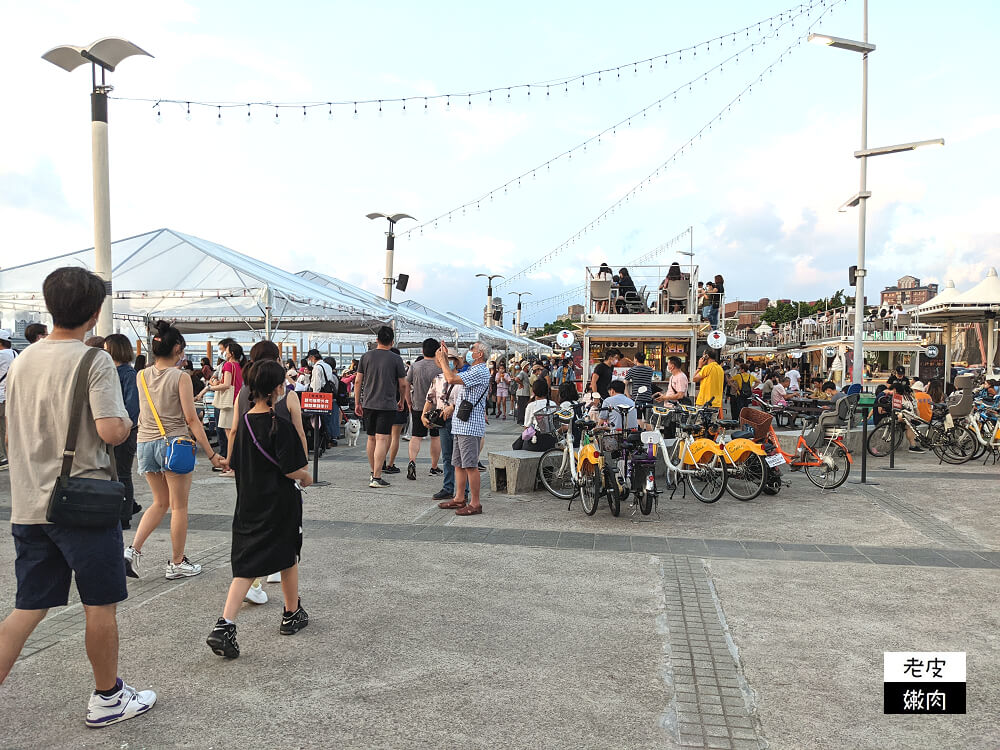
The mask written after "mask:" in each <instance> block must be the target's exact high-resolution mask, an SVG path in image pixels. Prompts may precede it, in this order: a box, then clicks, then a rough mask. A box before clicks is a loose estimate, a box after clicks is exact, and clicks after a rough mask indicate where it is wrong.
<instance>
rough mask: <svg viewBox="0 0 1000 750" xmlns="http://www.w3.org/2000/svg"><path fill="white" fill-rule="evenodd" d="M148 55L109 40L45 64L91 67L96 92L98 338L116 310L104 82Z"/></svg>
mask: <svg viewBox="0 0 1000 750" xmlns="http://www.w3.org/2000/svg"><path fill="white" fill-rule="evenodd" d="M133 55H146V56H147V57H152V55H151V54H149V53H148V52H146V50H144V49H142V48H140V47H137V46H136V45H135V44H133V43H132V42H130V41H128V40H127V39H119V38H117V37H106V38H104V39H98V40H97V41H96V42H93V43H92V44H91V45H90V46H89V47H74V46H72V45H68V44H64V45H63V46H61V47H53V48H52V49H50V50H49V51H48V52H46V53H45V54H44V55H42V59H43V60H47V61H48V62H50V63H52V64H53V65H56V66H58V67H60V68H62V69H63V70H65V71H67V72H72V71H74V70H76V69H77V68H78V67H80V66H81V65H84V64H86V63H88V62H89V63H90V78H91V84H92V86H93V91H92V92H91V94H90V133H91V149H92V151H93V162H94V272H95V273H96V274H97V275H98V276H100V277H101V278H102V279H104V286H105V289H106V291H107V295H106V296H105V298H104V305H103V306H102V307H101V315H100V317H99V318H98V319H97V335H98V336H109V335H110V334H112V333H113V332H114V319H113V314H114V307H113V304H112V296H111V294H112V288H111V188H110V177H109V175H108V94H109V93H110V92H111V90H112V87H111V86H109V85H108V84H107V82H106V81H105V74H106V73H108V72H111V73H113V72H114V71H115V68H116V67H118V65H119V63H121V61H122V60H124V59H125V58H126V57H132V56H133ZM98 68H100V70H101V81H100V83H98V82H97V69H98Z"/></svg>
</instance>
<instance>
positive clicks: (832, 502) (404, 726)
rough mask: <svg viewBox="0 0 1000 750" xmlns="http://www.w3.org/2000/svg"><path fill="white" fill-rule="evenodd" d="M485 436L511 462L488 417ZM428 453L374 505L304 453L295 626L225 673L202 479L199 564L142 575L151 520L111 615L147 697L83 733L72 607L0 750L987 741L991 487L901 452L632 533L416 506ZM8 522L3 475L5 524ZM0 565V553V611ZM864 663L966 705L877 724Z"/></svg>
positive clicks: (219, 542) (269, 637) (7, 701)
mask: <svg viewBox="0 0 1000 750" xmlns="http://www.w3.org/2000/svg"><path fill="white" fill-rule="evenodd" d="M491 429H492V430H493V432H492V433H491V435H490V437H489V439H488V443H489V445H490V446H491V447H492V448H493V449H502V448H504V447H506V446H507V445H508V444H509V442H510V440H511V439H512V437H513V435H512V433H513V430H512V427H511V425H510V423H509V422H507V423H506V424H503V423H501V425H500V426H498V425H496V424H494V425H493V426H492V428H491ZM405 449H406V445H405V444H404V445H403V450H404V451H405ZM424 450H425V454H424V456H425V457H424V459H423V460H422V461H421V464H420V477H419V480H418V481H416V482H408V481H407V480H406V479H405V478H403V477H402V476H400V475H397V476H396V477H395V478H393V479H392V482H393V486H392V487H391V488H389V489H388V490H385V491H380V492H376V491H374V490H369V489H368V488H367V482H366V481H364V480H365V477H366V475H367V467H366V463H365V461H364V459H363V453H362V449H360V448H354V449H351V448H346V447H340V448H337V449H335V450H334V451H333V453H332V454H331V455H330V457H329V458H325V459H324V460H323V461H321V475H322V477H323V478H325V479H328V480H330V482H331V484H330V486H327V487H322V488H313V489H310V490H309V492H308V494H307V496H306V503H307V504H306V522H305V535H306V542H305V548H304V560H303V563H302V598H303V604H304V606H305V607H306V608H307V609H308V611H309V613H310V615H311V618H312V622H311V624H310V626H309V627H308V628H307V629H306V630H304V631H303V632H302V633H300V634H298V635H296V636H295V637H292V638H283V637H280V636H279V635H278V633H277V625H278V618H279V616H280V610H279V607H280V604H278V603H277V602H276V601H272V602H270V603H268V604H266V605H264V606H262V607H253V606H252V605H249V604H248V605H245V607H244V612H243V613H242V614H241V616H240V620H239V625H240V642H241V645H242V647H243V655H242V656H241V657H240V658H239V659H238V660H236V661H234V662H225V661H223V660H221V659H219V658H218V657H215V656H214V655H212V654H211V653H210V652H209V650H208V648H207V647H206V646H205V645H204V637H205V635H207V632H208V630H209V629H210V627H211V625H212V624H213V622H214V620H215V618H216V617H218V615H219V612H220V610H221V606H222V602H223V599H224V597H225V590H226V588H227V586H228V581H229V578H228V576H229V569H228V552H229V534H228V528H229V525H230V522H231V512H232V506H233V502H234V491H233V486H232V483H231V481H229V480H225V479H222V478H219V477H217V476H214V475H212V474H211V473H210V472H208V471H206V470H204V469H199V470H198V473H197V476H196V480H195V486H194V491H193V495H192V500H191V511H192V517H191V533H190V538H189V555H190V557H191V558H192V559H193V560H195V561H198V562H201V563H202V564H203V565H204V566H205V573H203V574H202V575H201V576H199V577H197V578H194V579H190V580H187V581H180V582H177V581H166V580H165V579H163V578H162V572H161V569H160V565H161V564H162V562H164V561H165V560H166V556H167V550H168V546H169V545H168V538H167V533H166V529H165V528H164V529H163V530H160V531H158V532H157V533H156V534H155V535H154V536H153V538H152V539H151V540H150V541H149V542H148V543H147V547H146V555H145V558H144V561H145V562H147V565H146V571H145V575H144V577H143V579H142V580H141V581H138V582H133V583H132V584H131V586H130V598H129V600H128V601H127V602H125V603H124V604H123V605H121V608H120V613H121V614H120V617H119V621H120V625H121V635H122V648H121V654H122V667H121V671H122V674H123V676H124V677H125V678H126V679H128V680H129V681H130V682H132V683H133V684H135V685H136V686H138V687H142V688H145V687H153V688H154V689H156V690H157V691H158V692H159V695H160V699H159V702H158V704H157V706H156V707H155V708H154V709H153V711H152V712H151V713H150V714H149V715H147V716H145V717H142V718H140V719H137V720H135V721H131V722H127V723H125V724H122V725H119V726H116V727H112V728H107V729H105V730H100V731H88V730H86V729H85V728H84V726H83V712H84V707H85V704H86V696H87V693H88V691H89V689H90V679H91V678H90V670H89V665H88V663H87V660H86V656H85V654H84V651H83V635H82V624H83V621H82V612H81V610H80V607H79V605H78V604H76V605H74V604H71V605H70V606H69V607H67V608H65V609H63V610H60V611H58V612H53V613H52V614H50V616H49V617H48V618H47V619H46V621H45V622H44V623H43V625H42V626H41V627H40V628H39V630H38V632H37V633H36V634H35V636H33V637H32V639H31V640H30V641H29V644H28V648H26V650H25V652H24V655H23V657H22V659H21V660H20V661H19V662H18V664H17V665H15V668H14V671H13V672H12V674H11V676H10V678H9V679H8V681H7V682H6V683H5V684H4V685H3V686H2V687H0V705H2V706H3V712H2V720H0V725H2V727H3V729H2V731H0V746H2V747H18V748H20V747H37V746H39V745H42V746H49V747H54V748H61V747H74V748H76V747H90V746H94V747H112V746H113V747H121V748H125V747H127V748H143V747H149V748H158V747H197V748H208V747H235V746H239V745H243V746H246V747H260V746H264V745H265V744H267V745H275V746H279V745H280V746H288V747H344V748H467V747H483V748H493V747H506V748H629V749H632V748H688V747H696V748H704V747H710V748H714V747H718V748H735V749H742V748H748V749H749V748H767V747H770V748H842V747H852V748H889V747H891V748H996V747H997V746H998V738H1000V720H998V711H997V705H1000V680H998V676H1000V640H998V637H997V633H998V632H1000V609H998V607H997V604H996V603H997V602H998V601H1000V551H998V548H1000V531H998V529H997V525H996V522H995V518H996V516H997V510H998V507H997V506H998V494H997V492H996V481H997V473H998V469H997V468H995V467H993V466H991V465H987V466H985V467H984V466H980V465H978V464H976V465H972V466H969V465H966V466H961V467H948V466H943V467H942V466H938V465H937V463H936V461H935V460H934V459H933V458H932V457H913V456H909V455H904V456H902V457H901V459H900V461H899V463H898V465H899V466H901V467H902V469H903V470H902V471H897V472H889V471H887V470H885V469H884V465H885V462H881V461H880V462H873V463H872V466H871V469H872V471H871V474H870V479H871V480H872V481H873V482H876V483H877V484H873V485H869V486H865V487H861V486H858V485H857V484H853V483H848V484H847V485H845V486H844V487H843V488H841V489H840V490H838V491H836V492H830V493H826V494H821V493H820V492H819V491H817V490H815V489H814V488H813V487H812V486H811V485H810V484H808V482H807V481H806V480H805V478H804V477H802V476H800V475H792V476H791V479H790V481H791V484H792V486H790V487H787V488H785V489H783V490H782V492H781V493H780V494H779V495H778V496H777V497H761V498H758V499H757V500H754V501H751V502H749V503H741V502H738V501H736V500H733V499H731V498H728V497H726V498H723V499H722V500H720V501H719V502H718V503H716V504H714V505H704V504H702V503H699V502H697V501H696V500H694V499H692V498H691V497H690V496H689V497H688V498H682V497H680V495H678V496H677V497H674V498H672V499H671V498H664V499H663V500H662V502H661V506H660V511H659V513H658V514H654V515H653V516H651V517H649V518H643V517H637V518H633V517H630V516H629V514H628V511H627V510H624V509H623V513H622V516H621V517H619V518H613V517H612V516H611V514H610V512H609V511H608V510H607V507H606V506H605V507H604V508H602V509H601V510H599V511H598V513H597V515H596V516H594V517H592V518H588V517H586V516H585V515H584V514H583V512H582V511H581V510H580V508H579V504H578V503H577V504H574V506H573V508H572V509H571V510H569V511H567V509H566V503H565V502H563V501H558V500H555V499H553V498H551V497H548V496H547V495H544V494H542V493H533V494H530V495H526V496H522V497H508V496H495V497H494V496H490V495H489V493H487V494H486V496H485V501H484V505H485V507H486V513H485V514H484V515H482V516H476V517H471V518H456V517H455V516H454V515H452V514H449V513H442V512H438V511H437V510H436V508H435V506H434V504H433V502H432V501H431V500H430V495H431V494H432V493H433V492H434V491H436V490H437V489H438V488H439V486H440V485H439V484H438V483H437V481H432V480H431V479H430V478H428V477H427V476H426V473H427V461H426V447H425V449H424ZM397 463H398V464H399V465H400V466H401V467H404V466H405V458H403V457H401V458H400V459H399V460H397ZM140 502H143V503H146V502H148V498H142V499H141V500H140ZM9 503H10V500H9V490H8V488H7V481H6V476H5V475H3V474H0V518H4V519H6V518H7V517H9ZM12 562H13V544H12V543H10V542H4V543H2V544H0V593H2V595H3V597H4V599H5V601H6V602H8V603H12V601H13V593H14V578H13V564H12ZM268 590H269V591H270V592H271V594H272V597H273V598H274V599H279V600H280V593H279V592H278V587H277V586H275V585H271V586H268ZM887 650H915V651H919V650H942V651H966V652H968V661H969V667H968V673H969V687H968V714H967V715H965V716H955V717H941V716H938V717H928V716H923V717H913V716H910V717H904V716H885V715H883V714H882V688H881V673H882V652H883V651H887Z"/></svg>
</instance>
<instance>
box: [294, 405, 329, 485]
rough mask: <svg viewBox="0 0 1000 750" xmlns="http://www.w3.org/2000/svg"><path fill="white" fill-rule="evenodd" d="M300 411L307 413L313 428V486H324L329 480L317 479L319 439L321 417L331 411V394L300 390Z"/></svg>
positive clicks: (321, 423)
mask: <svg viewBox="0 0 1000 750" xmlns="http://www.w3.org/2000/svg"><path fill="white" fill-rule="evenodd" d="M299 398H301V399H302V413H303V414H308V415H309V417H310V421H311V423H312V428H313V487H325V486H326V485H328V484H330V483H329V482H321V481H320V480H319V453H320V451H319V440H320V437H319V436H320V432H321V431H322V430H323V421H322V419H321V417H322V416H323V415H324V414H332V413H333V394H332V393H320V392H318V391H300V392H299Z"/></svg>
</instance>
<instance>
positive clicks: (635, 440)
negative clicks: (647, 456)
mask: <svg viewBox="0 0 1000 750" xmlns="http://www.w3.org/2000/svg"><path fill="white" fill-rule="evenodd" d="M625 442H626V443H629V444H630V445H640V444H641V443H642V434H641V433H639V432H630V433H628V434H627V435H626V436H625Z"/></svg>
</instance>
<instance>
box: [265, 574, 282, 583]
mask: <svg viewBox="0 0 1000 750" xmlns="http://www.w3.org/2000/svg"><path fill="white" fill-rule="evenodd" d="M267 582H268V583H281V573H271V575H269V576H268V577H267Z"/></svg>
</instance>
